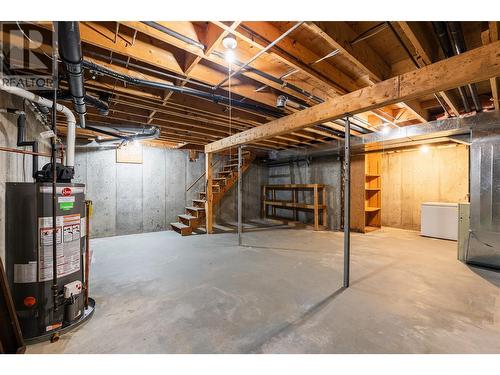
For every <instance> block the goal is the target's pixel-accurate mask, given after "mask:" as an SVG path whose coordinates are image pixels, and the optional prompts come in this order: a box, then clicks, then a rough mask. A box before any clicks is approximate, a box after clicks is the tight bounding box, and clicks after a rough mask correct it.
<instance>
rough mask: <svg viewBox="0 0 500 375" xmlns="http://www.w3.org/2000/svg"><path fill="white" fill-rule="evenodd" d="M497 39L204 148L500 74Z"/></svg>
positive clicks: (265, 135) (266, 135) (268, 134)
mask: <svg viewBox="0 0 500 375" xmlns="http://www.w3.org/2000/svg"><path fill="white" fill-rule="evenodd" d="M499 51H500V41H498V42H494V43H490V44H488V45H486V46H482V47H479V48H476V49H473V50H469V51H467V52H464V53H462V54H460V55H456V56H453V57H451V58H448V59H446V60H442V61H439V62H436V63H434V64H431V65H427V66H426V67H423V68H421V69H417V70H414V71H411V72H409V73H404V74H401V75H398V76H396V77H393V78H390V79H388V80H386V81H382V82H379V83H377V84H375V85H373V86H369V87H365V88H362V89H360V90H357V91H355V92H352V93H349V94H346V95H343V96H341V97H338V98H335V99H331V100H328V101H326V102H324V103H322V104H318V105H317V106H315V107H311V108H308V109H305V110H303V111H300V112H296V113H294V114H291V115H288V116H286V117H282V118H279V119H277V120H274V121H271V122H270V123H268V124H265V125H262V126H258V127H256V128H253V129H249V130H246V131H244V132H241V133H238V134H235V135H233V136H231V137H228V138H225V139H222V140H219V141H216V142H214V143H211V144H208V145H207V146H206V147H205V152H208V153H210V152H217V151H221V150H223V149H225V148H228V147H234V146H236V145H240V144H244V143H248V142H253V141H259V140H262V139H267V138H270V137H274V136H276V135H280V134H285V133H289V132H292V131H296V130H299V129H302V128H305V127H309V126H311V125H316V124H320V123H322V122H324V121H329V120H334V119H338V118H341V117H343V116H345V114H350V115H355V114H357V113H360V112H364V111H367V110H372V109H375V108H380V107H383V106H386V105H390V104H393V103H398V102H401V101H405V100H411V99H416V98H418V97H421V96H425V95H428V94H432V93H434V92H438V91H446V90H449V89H452V88H455V87H458V86H463V85H466V84H470V83H476V82H480V81H484V80H488V79H489V78H491V77H496V76H499V75H500V52H499Z"/></svg>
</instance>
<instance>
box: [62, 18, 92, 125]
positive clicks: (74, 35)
mask: <svg viewBox="0 0 500 375" xmlns="http://www.w3.org/2000/svg"><path fill="white" fill-rule="evenodd" d="M56 25H57V28H56V29H57V33H58V40H59V41H58V42H59V56H60V57H61V60H62V61H63V63H64V67H65V68H66V73H67V78H68V84H69V91H70V93H71V97H72V100H73V106H74V110H75V112H76V113H77V114H78V116H79V118H80V126H81V127H82V128H84V127H85V114H86V113H87V108H86V106H85V84H84V76H83V65H82V62H83V54H82V45H81V40H80V28H79V26H78V22H77V21H69V22H56Z"/></svg>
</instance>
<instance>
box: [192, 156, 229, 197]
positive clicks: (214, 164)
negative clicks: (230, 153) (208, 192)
mask: <svg viewBox="0 0 500 375" xmlns="http://www.w3.org/2000/svg"><path fill="white" fill-rule="evenodd" d="M220 161H222V159H219V160H217V161H216V162H215V163H212V168H213V167H215V166H216V165H217V164H218V163H219V162H220ZM206 173H207V172H206V171H205V172H203V174H202V175H201V176H200V177H198V178H197V179H196V181H195V182H193V183H192V184H191V185H190V186H189V187H188V188H187V189H186V193H187V192H188V191H189V190H191V189H192V188H193V186H194V185H196V183H197V182H198V181H200V180H201V179H202V178H203V177H205V174H206Z"/></svg>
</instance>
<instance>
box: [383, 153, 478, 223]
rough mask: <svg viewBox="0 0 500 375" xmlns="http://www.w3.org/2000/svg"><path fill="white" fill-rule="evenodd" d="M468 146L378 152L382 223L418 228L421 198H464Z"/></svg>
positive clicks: (432, 200)
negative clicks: (379, 158)
mask: <svg viewBox="0 0 500 375" xmlns="http://www.w3.org/2000/svg"><path fill="white" fill-rule="evenodd" d="M468 164H469V163H468V148H467V147H466V146H464V145H457V146H453V147H446V148H430V149H429V151H428V152H427V153H423V152H421V151H420V150H415V151H405V152H397V153H385V154H383V156H382V225H383V226H390V227H396V228H403V229H412V230H420V206H421V203H422V202H464V201H467V200H468V196H467V194H468V178H469V177H468V174H469V167H468Z"/></svg>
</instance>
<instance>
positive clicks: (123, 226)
mask: <svg viewBox="0 0 500 375" xmlns="http://www.w3.org/2000/svg"><path fill="white" fill-rule="evenodd" d="M204 168H205V161H204V155H203V154H200V155H199V158H198V160H197V161H194V162H190V161H189V156H188V152H187V151H182V150H172V149H165V148H157V147H149V146H144V147H143V163H142V164H129V163H116V150H115V149H103V148H77V152H76V165H75V171H76V175H75V182H82V183H84V184H85V185H86V186H87V199H90V200H92V201H93V203H94V216H93V217H92V219H91V233H92V237H108V236H115V235H124V234H131V233H142V232H154V231H161V230H170V223H171V222H175V221H177V215H179V214H181V213H184V211H185V206H187V205H191V199H192V198H194V197H195V195H197V192H198V191H199V190H200V188H202V187H203V184H202V183H201V185H200V183H199V184H197V185H196V186H195V187H194V188H193V189H191V191H189V192H186V189H187V188H188V187H189V186H190V185H191V184H192V183H193V182H194V181H195V180H196V179H197V178H198V177H199V176H200V175H201V174H202V173H203V172H204Z"/></svg>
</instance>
